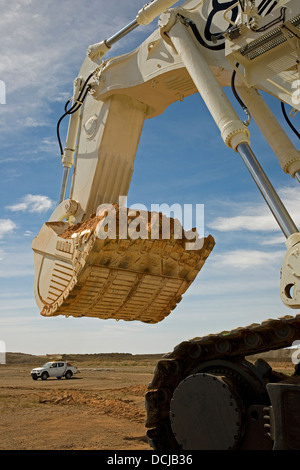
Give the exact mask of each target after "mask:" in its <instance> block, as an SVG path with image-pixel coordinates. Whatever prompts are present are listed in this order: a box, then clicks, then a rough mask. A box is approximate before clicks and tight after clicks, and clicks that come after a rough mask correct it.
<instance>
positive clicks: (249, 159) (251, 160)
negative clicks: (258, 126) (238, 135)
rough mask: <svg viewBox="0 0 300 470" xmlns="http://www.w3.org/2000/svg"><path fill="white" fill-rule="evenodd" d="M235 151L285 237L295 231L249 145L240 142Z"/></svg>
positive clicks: (294, 226) (291, 221) (295, 228)
mask: <svg viewBox="0 0 300 470" xmlns="http://www.w3.org/2000/svg"><path fill="white" fill-rule="evenodd" d="M237 151H238V153H239V154H240V156H241V157H242V160H243V161H244V163H245V165H246V167H247V168H248V170H249V172H250V174H251V176H252V178H253V179H254V181H255V183H256V185H257V187H258V189H259V190H260V192H261V194H262V196H263V197H264V199H265V201H266V203H267V204H268V206H269V208H270V210H271V212H272V214H273V215H274V217H275V219H276V220H277V223H278V225H279V227H280V228H281V230H282V232H283V233H284V235H285V237H286V238H288V237H289V236H290V235H292V234H293V233H297V232H298V229H297V227H296V225H295V224H294V222H293V220H292V218H291V216H290V215H289V213H288V211H287V210H286V208H285V206H284V205H283V203H282V201H281V199H280V198H279V196H278V194H277V193H276V191H275V189H274V188H273V186H272V184H271V183H270V181H269V179H268V177H267V175H266V174H265V172H264V170H263V169H262V167H261V166H260V164H259V162H258V161H257V159H256V157H255V155H254V153H253V151H252V150H251V148H250V146H249V145H248V144H247V143H241V144H240V145H239V146H238V147H237Z"/></svg>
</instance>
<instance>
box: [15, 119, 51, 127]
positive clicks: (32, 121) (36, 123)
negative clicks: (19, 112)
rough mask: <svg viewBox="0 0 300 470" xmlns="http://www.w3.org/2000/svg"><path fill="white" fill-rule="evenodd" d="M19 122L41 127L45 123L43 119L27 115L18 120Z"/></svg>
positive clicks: (25, 125)
mask: <svg viewBox="0 0 300 470" xmlns="http://www.w3.org/2000/svg"><path fill="white" fill-rule="evenodd" d="M19 123H22V125H23V126H24V127H43V126H46V125H47V124H46V122H45V121H41V120H36V119H34V118H32V117H27V118H26V119H24V121H19Z"/></svg>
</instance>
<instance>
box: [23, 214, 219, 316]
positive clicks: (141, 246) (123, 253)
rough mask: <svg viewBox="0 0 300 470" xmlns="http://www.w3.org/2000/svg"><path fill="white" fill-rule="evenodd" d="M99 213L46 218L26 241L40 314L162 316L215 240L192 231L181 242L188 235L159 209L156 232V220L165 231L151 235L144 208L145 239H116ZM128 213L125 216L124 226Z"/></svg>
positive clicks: (175, 299)
mask: <svg viewBox="0 0 300 470" xmlns="http://www.w3.org/2000/svg"><path fill="white" fill-rule="evenodd" d="M114 208H115V211H116V215H117V222H119V218H118V217H119V216H121V215H122V213H121V211H126V214H125V215H128V214H129V212H128V211H129V210H128V209H126V208H119V207H117V206H114ZM140 214H141V213H140ZM123 215H124V213H123ZM156 215H157V214H156ZM106 216H107V212H102V213H100V214H99V212H98V213H97V215H94V216H91V217H90V218H89V219H88V220H86V221H85V222H82V223H80V224H77V225H75V226H69V225H68V224H67V223H66V222H47V223H45V224H44V225H43V227H42V229H41V231H40V233H39V235H38V236H37V237H36V238H35V239H34V240H33V244H32V248H33V251H34V261H35V297H36V302H37V304H38V306H39V308H40V311H41V314H42V315H43V316H56V315H65V316H70V315H71V316H74V317H81V316H87V317H96V318H102V319H109V318H110V319H116V320H128V321H130V320H138V321H142V322H145V323H158V322H160V321H162V320H163V319H164V318H165V317H166V316H167V315H169V313H170V312H171V311H172V310H173V309H174V308H175V307H176V305H177V304H178V302H180V300H181V298H182V295H183V294H184V293H185V291H186V290H187V289H188V287H189V286H190V285H191V283H192V282H193V281H194V279H195V278H196V276H197V274H198V272H199V271H200V269H201V268H202V266H203V264H204V263H205V261H206V259H207V257H208V255H209V254H210V252H211V250H212V249H213V247H214V239H213V237H212V236H211V235H209V236H208V237H206V238H203V239H199V238H196V240H197V245H196V246H195V249H186V247H188V248H190V245H187V243H191V241H190V239H187V238H186V237H185V235H186V234H185V233H184V231H183V229H182V227H181V225H180V227H179V225H178V221H177V220H176V221H175V222H174V219H172V218H167V217H165V216H162V215H161V214H159V215H157V217H158V220H159V234H160V236H161V234H162V222H163V221H164V222H168V223H169V224H170V227H171V230H170V237H169V238H168V239H163V238H159V239H152V238H151V237H150V235H151V224H150V223H149V221H150V220H153V219H151V217H153V213H150V212H146V213H143V216H144V217H146V219H144V220H146V229H147V234H148V238H147V237H143V238H136V239H132V238H126V239H124V238H121V237H120V231H119V224H118V223H117V224H116V226H117V230H116V236H115V238H104V237H103V233H106V232H105V228H104V226H105V224H106V226H107V218H106ZM132 220H134V219H132V217H127V219H126V224H127V227H126V228H128V231H129V228H130V223H131V222H132ZM179 228H180V231H178V230H179ZM196 237H197V235H196Z"/></svg>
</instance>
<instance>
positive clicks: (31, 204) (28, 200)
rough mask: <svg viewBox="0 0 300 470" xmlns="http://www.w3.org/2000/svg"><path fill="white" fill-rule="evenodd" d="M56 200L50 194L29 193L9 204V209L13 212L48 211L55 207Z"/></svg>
mask: <svg viewBox="0 0 300 470" xmlns="http://www.w3.org/2000/svg"><path fill="white" fill-rule="evenodd" d="M53 204H54V202H53V201H52V200H51V199H50V198H49V197H48V196H42V195H40V194H36V195H34V194H27V195H26V196H24V197H23V199H22V200H21V201H20V202H19V203H17V204H13V205H11V206H7V209H9V210H11V211H12V212H37V213H41V212H46V211H48V210H49V209H51V208H52V207H53Z"/></svg>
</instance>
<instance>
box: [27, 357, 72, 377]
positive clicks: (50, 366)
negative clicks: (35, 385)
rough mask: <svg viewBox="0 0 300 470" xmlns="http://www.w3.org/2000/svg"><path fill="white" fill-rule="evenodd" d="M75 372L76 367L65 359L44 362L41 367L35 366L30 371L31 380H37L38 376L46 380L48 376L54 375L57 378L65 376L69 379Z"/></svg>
mask: <svg viewBox="0 0 300 470" xmlns="http://www.w3.org/2000/svg"><path fill="white" fill-rule="evenodd" d="M77 373H78V370H77V368H76V367H74V366H72V365H71V364H69V363H68V362H65V361H53V362H46V363H45V364H44V365H43V366H42V367H36V368H35V369H32V371H31V372H30V374H31V377H32V378H33V380H37V379H38V378H39V377H40V378H41V379H42V380H47V379H48V377H56V378H57V379H61V378H62V377H65V378H66V379H70V378H71V377H72V376H73V375H74V374H77Z"/></svg>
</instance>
